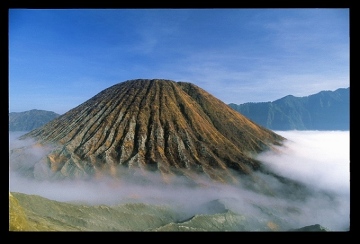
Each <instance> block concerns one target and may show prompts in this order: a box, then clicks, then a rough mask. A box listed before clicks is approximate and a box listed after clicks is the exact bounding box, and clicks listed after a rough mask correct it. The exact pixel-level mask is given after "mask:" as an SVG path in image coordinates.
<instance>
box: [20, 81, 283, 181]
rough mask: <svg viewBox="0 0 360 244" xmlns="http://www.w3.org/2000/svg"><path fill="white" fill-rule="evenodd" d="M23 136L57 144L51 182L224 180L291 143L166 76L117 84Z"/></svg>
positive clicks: (254, 166)
mask: <svg viewBox="0 0 360 244" xmlns="http://www.w3.org/2000/svg"><path fill="white" fill-rule="evenodd" d="M23 138H35V139H36V140H37V141H38V142H41V143H44V144H45V143H57V144H58V147H57V148H56V149H55V150H54V151H53V152H52V153H51V154H49V155H47V157H46V158H44V159H43V162H42V163H43V164H45V165H48V166H49V167H50V169H51V173H52V174H49V175H48V177H50V178H75V177H78V176H81V175H87V176H99V175H103V174H105V173H109V174H111V175H113V176H116V175H118V166H125V167H127V168H141V169H145V170H156V171H159V172H161V173H162V174H164V175H167V174H178V173H179V174H182V175H186V176H188V177H190V178H191V177H193V174H194V173H195V172H202V173H205V174H206V175H208V176H209V177H210V178H212V179H215V180H219V181H224V180H225V179H229V178H231V177H229V175H230V172H229V170H235V171H237V172H239V173H243V174H250V173H251V172H252V171H253V170H256V169H258V168H259V167H260V162H258V161H257V160H255V159H254V158H253V157H252V155H254V154H257V153H259V152H261V151H264V150H267V149H270V148H271V147H272V145H274V144H276V145H279V144H281V143H282V141H283V140H284V138H283V137H281V136H280V135H278V134H276V133H274V132H272V131H270V130H267V129H265V128H263V127H261V126H259V125H257V124H255V123H253V122H251V121H250V120H248V119H247V118H246V117H244V116H243V115H241V114H239V113H238V112H236V111H235V110H233V109H231V108H230V107H229V106H227V105H226V104H225V103H223V102H222V101H220V100H219V99H217V98H215V97H214V96H212V95H211V94H209V93H207V92H206V91H204V90H203V89H201V88H199V87H197V86H196V85H194V84H191V83H185V82H175V81H171V80H161V79H155V80H146V79H139V80H130V81H126V82H122V83H119V84H116V85H114V86H112V87H109V88H107V89H105V90H103V91H101V92H100V93H99V94H97V95H96V96H94V97H92V98H91V99H89V100H87V101H86V102H84V103H83V104H81V105H79V106H78V107H76V108H74V109H72V110H70V111H68V112H67V113H65V114H64V115H62V116H60V117H58V118H57V119H55V120H53V121H52V122H50V123H48V124H46V125H44V126H42V127H41V128H38V129H36V130H34V131H32V132H30V133H28V134H26V135H25V136H24V137H23Z"/></svg>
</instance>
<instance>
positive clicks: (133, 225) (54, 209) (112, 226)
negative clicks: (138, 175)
mask: <svg viewBox="0 0 360 244" xmlns="http://www.w3.org/2000/svg"><path fill="white" fill-rule="evenodd" d="M11 194H12V195H13V197H11V199H12V200H11V202H10V230H14V231H16V230H19V231H24V230H39V231H140V230H148V229H153V228H157V227H160V226H163V225H165V224H168V223H171V222H173V221H175V220H176V219H177V218H179V216H176V214H175V213H173V212H172V211H170V209H169V208H167V207H164V206H155V205H147V204H143V203H132V204H123V205H119V206H113V207H109V206H105V205H99V206H87V205H81V204H70V203H63V202H58V201H52V200H49V199H46V198H43V197H40V196H36V195H27V194H22V193H15V192H13V193H11ZM17 203H18V204H17ZM19 208H21V209H23V211H20V212H19V211H17V209H19Z"/></svg>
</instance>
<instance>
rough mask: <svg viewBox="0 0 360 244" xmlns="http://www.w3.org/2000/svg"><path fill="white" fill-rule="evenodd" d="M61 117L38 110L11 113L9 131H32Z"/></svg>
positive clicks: (50, 112)
mask: <svg viewBox="0 0 360 244" xmlns="http://www.w3.org/2000/svg"><path fill="white" fill-rule="evenodd" d="M59 116H60V115H59V114H57V113H55V112H52V111H46V110H38V109H32V110H28V111H24V112H11V113H9V131H31V130H33V129H36V128H38V127H40V126H43V125H44V124H46V123H48V122H50V121H51V120H53V119H55V118H57V117H59Z"/></svg>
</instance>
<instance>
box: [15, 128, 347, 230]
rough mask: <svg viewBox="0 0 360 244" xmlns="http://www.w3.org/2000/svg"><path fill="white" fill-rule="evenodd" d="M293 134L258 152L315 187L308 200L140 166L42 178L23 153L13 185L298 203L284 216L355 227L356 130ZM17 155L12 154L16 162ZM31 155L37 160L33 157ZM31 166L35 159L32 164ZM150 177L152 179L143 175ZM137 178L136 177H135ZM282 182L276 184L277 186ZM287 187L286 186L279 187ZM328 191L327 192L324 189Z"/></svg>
mask: <svg viewBox="0 0 360 244" xmlns="http://www.w3.org/2000/svg"><path fill="white" fill-rule="evenodd" d="M275 132H276V133H278V134H280V135H282V136H284V137H285V138H287V139H288V140H287V142H286V143H285V144H284V146H283V147H277V149H278V150H277V151H276V152H265V153H262V154H260V155H259V156H258V159H259V160H261V161H262V162H263V163H264V164H265V165H266V166H267V167H269V168H270V169H271V170H272V171H274V172H275V173H277V174H278V175H282V176H285V177H288V178H290V179H293V180H296V181H298V182H302V183H303V184H305V185H306V186H308V187H309V188H310V189H312V190H313V192H312V194H311V196H309V197H307V198H305V200H302V201H297V200H296V199H286V198H276V197H272V196H267V195H263V194H259V193H256V192H254V191H250V190H248V189H245V188H242V187H240V186H239V185H224V184H215V183H213V182H208V181H207V180H206V179H201V180H202V181H203V182H204V183H205V184H204V186H203V187H190V186H189V185H188V184H185V183H183V179H182V178H179V179H176V180H175V181H174V182H175V183H176V184H164V182H163V181H162V180H160V177H159V175H158V174H156V173H146V175H142V174H141V173H140V172H139V173H137V174H135V177H134V178H133V179H129V178H126V179H119V180H110V179H103V180H101V181H99V180H96V181H80V180H77V181H75V180H68V181H59V182H54V181H51V182H50V181H46V180H44V181H39V180H34V179H30V178H25V177H23V176H20V175H19V174H17V168H18V167H19V165H20V166H21V165H22V164H23V166H22V167H27V165H28V164H31V162H30V163H29V158H28V157H26V158H24V159H21V158H20V159H19V158H17V159H16V161H17V166H16V167H9V173H10V182H9V190H10V191H12V192H22V193H26V194H35V195H40V196H43V197H46V198H48V199H52V200H57V201H63V202H74V201H80V202H85V203H87V204H108V205H114V204H119V203H123V202H129V201H135V202H147V203H154V204H163V203H164V204H165V203H166V204H171V205H173V206H181V207H182V208H183V209H186V210H187V211H188V213H189V215H191V214H196V213H201V211H202V210H201V209H199V206H201V204H203V203H206V202H209V201H212V200H216V199H231V201H228V202H227V208H228V209H230V210H231V211H233V212H235V213H242V214H244V213H246V215H252V216H259V218H261V214H263V213H262V212H261V211H260V210H259V208H256V207H254V204H255V205H261V206H264V207H268V208H270V209H276V211H277V213H281V211H282V210H281V209H289V208H292V209H297V211H295V212H296V213H294V214H289V212H286V211H284V216H282V218H283V219H284V220H286V221H288V222H289V228H292V227H294V228H300V227H303V226H307V225H313V224H320V225H322V226H324V227H326V228H328V229H330V230H333V231H345V230H349V227H350V133H349V131H275ZM20 134H23V133H20V132H19V133H10V141H9V142H10V149H13V148H18V147H21V146H25V145H28V144H29V143H31V141H20V140H17V138H18V136H19V135H20ZM32 153H33V156H32V157H33V158H39V157H41V156H42V155H44V153H46V150H44V149H41V148H37V149H36V151H34V152H32ZM12 161H14V160H13V159H12V158H10V165H11V164H12V163H13V162H12ZM30 161H31V160H30ZM28 166H29V167H30V166H31V165H28ZM259 177H262V178H263V179H264V180H266V181H268V182H269V184H271V185H273V186H274V185H276V184H279V185H280V183H279V182H278V180H277V179H275V178H272V176H269V175H261V174H259ZM142 178H146V179H147V183H146V184H144V183H143V182H141V181H139V179H142ZM134 179H135V180H134ZM275 188H276V186H275ZM278 189H280V190H281V189H282V187H278ZM324 192H325V194H324Z"/></svg>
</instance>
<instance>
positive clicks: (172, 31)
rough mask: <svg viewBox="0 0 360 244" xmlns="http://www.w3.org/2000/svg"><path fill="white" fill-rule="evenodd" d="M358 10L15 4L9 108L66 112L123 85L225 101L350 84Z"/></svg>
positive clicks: (300, 93) (262, 99) (268, 98)
mask: <svg viewBox="0 0 360 244" xmlns="http://www.w3.org/2000/svg"><path fill="white" fill-rule="evenodd" d="M349 53H350V50H349V9H346V8H339V9H336V8H332V9H326V8H324V9H321V8H320V9H319V8H318V9H315V8H314V9H312V8H309V9H296V8H295V9H10V10H9V106H10V107H9V111H10V112H22V111H26V110H31V109H42V110H49V111H54V112H56V113H59V114H63V113H65V112H67V111H68V110H70V109H72V108H74V107H76V106H78V105H80V104H81V103H83V102H85V101H86V100H88V99H90V98H91V97H92V96H94V95H96V94H97V93H99V92H100V91H102V90H104V89H105V88H108V87H110V86H112V85H114V84H116V83H119V82H123V81H126V80H130V79H137V78H146V79H152V78H161V79H170V80H174V81H188V82H191V83H194V84H195V85H198V86H199V87H201V88H203V89H204V90H206V91H208V92H209V93H211V94H212V95H214V96H215V97H217V98H219V99H220V100H222V101H223V102H225V103H235V104H241V103H245V102H266V101H273V100H276V99H279V98H281V97H284V96H286V95H294V96H307V95H311V94H314V93H317V92H319V91H321V90H335V89H338V88H347V87H349V86H350V81H349Z"/></svg>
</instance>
